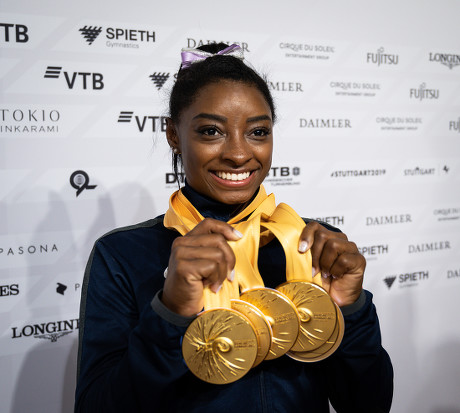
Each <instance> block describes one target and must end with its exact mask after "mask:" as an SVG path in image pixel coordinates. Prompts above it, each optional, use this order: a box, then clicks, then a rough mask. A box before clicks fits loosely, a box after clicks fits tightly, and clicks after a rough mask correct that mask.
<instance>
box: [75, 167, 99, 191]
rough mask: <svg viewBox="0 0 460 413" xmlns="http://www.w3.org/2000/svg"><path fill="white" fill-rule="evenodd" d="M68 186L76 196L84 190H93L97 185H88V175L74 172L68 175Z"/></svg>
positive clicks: (82, 172) (83, 172)
mask: <svg viewBox="0 0 460 413" xmlns="http://www.w3.org/2000/svg"><path fill="white" fill-rule="evenodd" d="M69 181H70V185H71V186H72V188H74V189H76V190H77V191H76V195H75V196H78V195H80V194H81V193H82V192H83V191H84V190H85V189H94V188H96V187H97V185H90V184H89V175H88V174H87V173H86V172H85V171H75V172H73V173H72V175H70V179H69Z"/></svg>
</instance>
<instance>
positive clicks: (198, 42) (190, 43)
mask: <svg viewBox="0 0 460 413" xmlns="http://www.w3.org/2000/svg"><path fill="white" fill-rule="evenodd" d="M214 43H225V44H237V45H238V46H240V47H241V49H243V52H250V50H249V45H248V43H246V42H236V41H232V42H229V41H226V40H202V39H193V38H191V37H187V46H185V47H187V48H196V47H200V46H203V45H205V44H214Z"/></svg>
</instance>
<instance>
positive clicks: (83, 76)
mask: <svg viewBox="0 0 460 413" xmlns="http://www.w3.org/2000/svg"><path fill="white" fill-rule="evenodd" d="M61 72H62V73H63V75H64V80H65V82H66V84H67V87H68V88H69V89H73V88H74V87H75V86H77V87H76V88H78V87H79V86H80V85H81V87H82V88H83V89H85V90H86V89H88V88H91V89H93V90H101V89H104V82H103V79H104V76H103V75H102V74H101V73H91V72H65V71H62V66H48V67H47V68H46V72H45V75H44V78H45V79H59V77H60V76H61Z"/></svg>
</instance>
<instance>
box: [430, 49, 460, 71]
mask: <svg viewBox="0 0 460 413" xmlns="http://www.w3.org/2000/svg"><path fill="white" fill-rule="evenodd" d="M428 60H429V61H430V62H439V63H441V64H442V65H444V66H447V67H448V68H449V69H452V68H454V67H455V66H458V65H460V55H458V54H447V53H430V57H429V59H428Z"/></svg>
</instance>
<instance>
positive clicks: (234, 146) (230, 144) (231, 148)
mask: <svg viewBox="0 0 460 413" xmlns="http://www.w3.org/2000/svg"><path fill="white" fill-rule="evenodd" d="M221 156H222V158H223V159H225V160H227V161H231V162H232V163H233V164H235V165H238V166H239V165H244V164H245V163H246V162H247V161H249V160H250V159H251V158H252V150H251V147H250V145H249V144H248V142H247V140H246V139H245V137H244V134H242V133H236V134H231V135H230V136H228V137H227V140H226V142H225V145H224V148H223V151H222V154H221Z"/></svg>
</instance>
